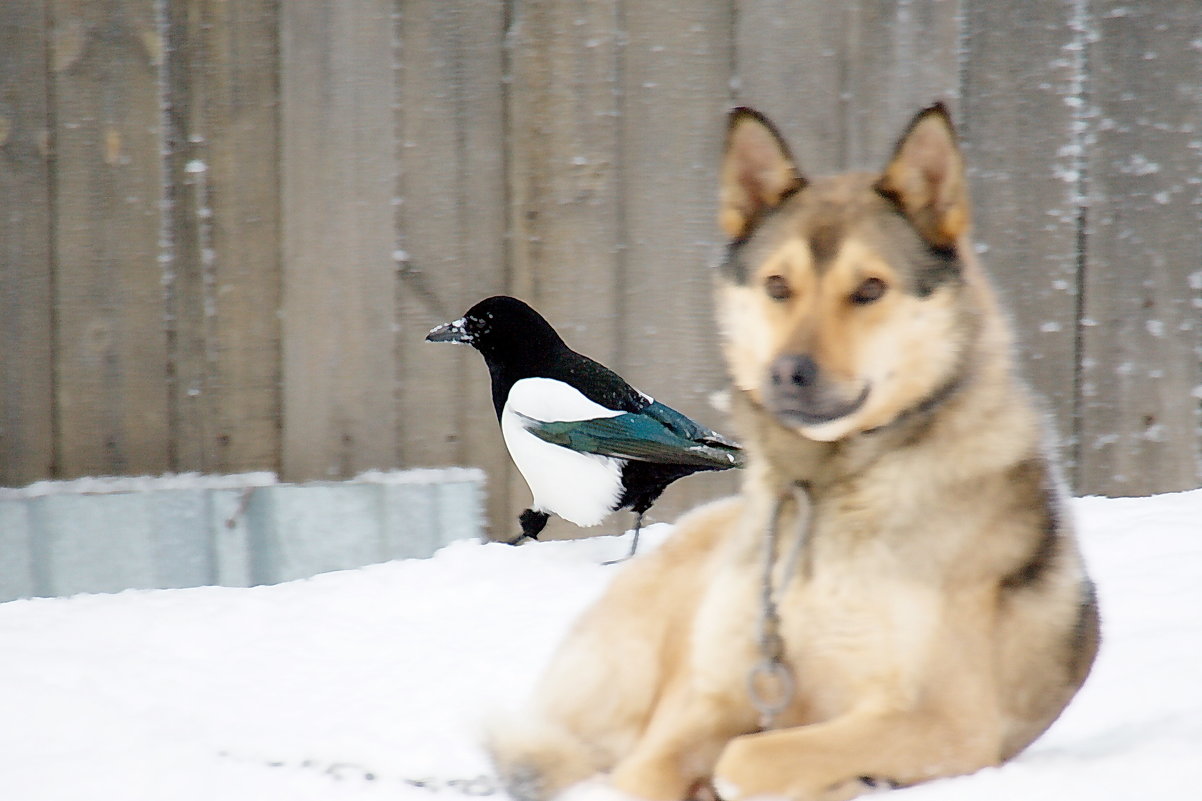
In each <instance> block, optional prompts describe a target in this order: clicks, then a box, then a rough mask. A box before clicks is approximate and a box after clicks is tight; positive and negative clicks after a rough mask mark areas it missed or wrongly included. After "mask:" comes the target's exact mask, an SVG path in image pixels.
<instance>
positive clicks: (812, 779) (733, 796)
mask: <svg viewBox="0 0 1202 801" xmlns="http://www.w3.org/2000/svg"><path fill="white" fill-rule="evenodd" d="M774 746H775V744H774V743H773V742H772V741H771V739H770V738H765V737H763V736H761V737H760V738H759V739H757V738H756V736H755V735H752V736H750V737H739V738H736V739H734V740H731V742H730V743H729V744H728V745H727V746H726V749H725V750H723V752H722V756H721V757H719V759H718V764H717V765H716V766H715V767H714V777H713V780H712V781H713V786H714V791H715V792H716V793H717V794H718V796H719V797H720V798H721V799H722V801H848V799H852V798H855V797H856V796H859V795H862V794H863V793H865V792H867V791H869V790H870V789H872V788H873V787H874V786H875V785H874V784H873V783H872V782H871V780H866V779H863V778H856V779H851V780H831V779H830V777H823V776H822V772H821V771H819V770H814V769H812V768H813V766H808V767H807V765H806V764H805V762H806V760H805V759H804V758H801V757H800V755H798V754H782V753H779V749H777V748H775V747H774Z"/></svg>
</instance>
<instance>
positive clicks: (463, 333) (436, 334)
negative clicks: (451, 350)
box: [426, 318, 473, 345]
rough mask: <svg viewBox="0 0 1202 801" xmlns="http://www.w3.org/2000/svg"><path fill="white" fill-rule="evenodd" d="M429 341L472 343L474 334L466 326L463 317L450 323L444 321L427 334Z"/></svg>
mask: <svg viewBox="0 0 1202 801" xmlns="http://www.w3.org/2000/svg"><path fill="white" fill-rule="evenodd" d="M426 341H427V342H458V343H459V344H462V345H470V344H472V342H473V340H472V335H471V334H469V333H468V331H467V329H466V328H465V327H464V321H463V319H462V318H460V319H458V320H454V321H452V322H449V323H443V324H442V325H440V326H438V328H435V329H434V330H433V331H431V332H430V333H428V334H426Z"/></svg>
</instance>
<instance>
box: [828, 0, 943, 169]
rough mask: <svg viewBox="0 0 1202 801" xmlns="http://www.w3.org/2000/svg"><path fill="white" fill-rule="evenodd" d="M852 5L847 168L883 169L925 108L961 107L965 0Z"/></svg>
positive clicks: (870, 0)
mask: <svg viewBox="0 0 1202 801" xmlns="http://www.w3.org/2000/svg"><path fill="white" fill-rule="evenodd" d="M847 13H848V14H849V18H848V24H847V37H848V38H847V45H846V50H845V51H844V59H843V70H844V79H843V80H844V97H845V102H846V106H845V112H844V113H845V119H846V122H845V123H844V131H845V132H844V136H843V148H844V149H843V154H842V156H843V164H842V168H843V169H870V170H879V169H881V168H882V167H883V166H884V163H885V160H886V159H888V158H889V155H890V154H891V153H892V152H893V145H894V143H895V142H896V141H897V138H898V136H899V135H900V134H901V132H902V130H903V128H904V126H905V125H906V123H907V122H909V120H910V119H911V118H912V117H913V116H914V114H915V113H916V112H917V111H918V110H919V109H920V108H922V107H924V106H927V105H929V104H930V103H932V102H934V101H936V100H943V101H944V102H946V103H948V105H949V107H950V108H951V110H952V112H953V114H956V113H957V112H958V110H959V109H958V102H957V101H958V98H959V95H960V75H959V73H960V70H959V68H960V64H959V60H960V59H959V50H960V20H961V0H858V1H857V2H856V3H854V4H849V5H848V6H847Z"/></svg>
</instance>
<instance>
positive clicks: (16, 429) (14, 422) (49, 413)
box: [0, 0, 54, 485]
mask: <svg viewBox="0 0 1202 801" xmlns="http://www.w3.org/2000/svg"><path fill="white" fill-rule="evenodd" d="M45 15H46V8H45V3H44V2H41V0H32V1H31V2H28V3H16V4H13V6H12V7H11V8H9V9H7V10H6V11H5V12H3V15H2V16H3V17H4V21H3V24H0V485H21V484H28V483H29V482H31V481H35V480H37V479H39V478H46V477H47V476H50V475H52V474H53V472H54V385H53V367H52V365H53V362H52V358H53V347H54V345H53V342H54V331H53V306H52V303H51V291H52V290H51V287H52V278H53V257H52V252H51V248H50V231H51V214H52V208H51V172H50V164H49V158H50V141H51V139H50V130H49V127H50V119H49V112H50V109H49V101H48V96H47V81H48V78H47V69H48V66H49V47H48V42H47V30H46V27H45Z"/></svg>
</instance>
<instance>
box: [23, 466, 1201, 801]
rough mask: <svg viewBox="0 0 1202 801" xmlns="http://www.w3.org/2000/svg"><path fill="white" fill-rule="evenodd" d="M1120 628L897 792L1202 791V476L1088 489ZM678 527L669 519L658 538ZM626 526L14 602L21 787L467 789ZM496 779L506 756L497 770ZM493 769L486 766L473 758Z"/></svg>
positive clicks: (1089, 531) (226, 792) (479, 782)
mask: <svg viewBox="0 0 1202 801" xmlns="http://www.w3.org/2000/svg"><path fill="white" fill-rule="evenodd" d="M1074 503H1075V506H1076V511H1077V513H1078V519H1079V527H1080V530H1081V533H1082V542H1083V547H1084V550H1085V555H1086V558H1087V560H1088V562H1089V565H1090V568H1091V571H1092V573H1093V576H1094V578H1095V579H1096V581H1097V583H1098V588H1099V597H1100V602H1101V605H1102V612H1103V617H1104V632H1105V641H1104V644H1103V647H1102V652H1101V655H1100V658H1099V661H1098V663H1097V665H1096V667H1095V669H1094V672H1093V674H1092V675H1091V677H1090V679H1089V681H1088V682H1087V684H1086V686H1085V687H1084V688H1083V690H1082V692H1081V693H1080V695H1079V696H1078V698H1077V699H1076V701H1075V702H1074V703H1073V704H1072V705H1071V706H1070V707H1069V709H1068V710H1067V711H1066V713H1065V714H1064V716H1063V717H1062V718H1061V719H1060V721H1058V722H1057V724H1056V725H1055V726H1054V727H1053V728H1052V730H1051V731H1049V732H1048V734H1047V735H1046V736H1045V737H1043V738H1042V739H1041V740H1040V741H1038V742H1037V743H1036V744H1035V745H1033V746H1032V747H1031V748H1030V749H1029V750H1028V751H1027V752H1025V753H1024V754H1023V755H1021V756H1020V757H1019V758H1018V759H1017V760H1016V761H1014V762H1012V763H1010V764H1008V765H1006V766H1003V767H1001V768H997V769H991V770H986V771H982V772H980V773H977V774H975V775H973V776H968V777H962V778H958V779H950V780H943V781H938V782H933V783H930V784H927V785H923V786H920V787H915V788H911V789H907V790H898V791H895V794H894V795H893V796H891V797H895V798H897V799H898V801H930V800H932V799H974V800H976V799H980V800H981V801H989V800H990V799H998V800H999V801H1000V800H1001V799H1005V800H1006V801H1012V799H1016V798H1022V799H1024V801H1031V800H1035V801H1038V800H1039V799H1066V798H1089V799H1091V801H1106V800H1107V799H1116V800H1117V799H1131V798H1157V799H1162V800H1163V801H1169V800H1174V799H1196V798H1199V797H1200V793H1199V790H1198V781H1197V778H1196V777H1195V775H1194V773H1195V769H1194V767H1193V765H1194V764H1195V762H1196V759H1197V756H1198V754H1202V681H1200V680H1199V676H1202V673H1200V672H1199V669H1200V664H1202V581H1199V578H1198V577H1199V576H1202V526H1200V525H1199V520H1202V490H1196V491H1193V492H1187V493H1178V494H1170V495H1160V496H1155V497H1152V498H1136V499H1101V498H1084V499H1078V500H1076V501H1075V502H1074ZM669 533H670V528H669V527H668V526H666V525H659V526H654V527H650V528H648V529H647V530H646V531H645V532H644V542H646V543H647V545H648V546H649V547H653V546H654V545H655V544H657V543H658V542H661V541H662V540H663V538H664V537H666V536H667V535H668V534H669ZM628 547H629V544H628V542H627V541H626V538H610V537H601V538H595V539H591V540H581V541H576V542H548V543H539V544H530V545H526V546H522V547H520V548H513V547H510V546H507V545H500V544H480V543H470V542H461V543H456V544H454V545H451V546H449V547H447V548H445V549H444V550H442V551H440V552H439V553H438V554H436V555H435V556H434V557H433V558H431V559H427V560H407V561H400V562H392V563H387V564H383V565H374V566H370V567H366V568H361V569H358V570H352V571H345V572H340V573H329V574H325V575H321V576H317V577H314V578H311V579H307V580H304V581H296V582H291V583H287V584H280V585H276V586H270V587H253V588H224V587H203V588H197V589H185V590H159V591H127V592H123V593H120V594H117V595H87V596H76V597H73V598H60V599H37V600H26V601H13V602H10V603H7V604H0V643H3V659H2V660H0V720H2V721H3V725H0V755H2V756H0V788H3V789H2V791H0V795H2V797H3V798H5V799H9V798H11V799H20V801H75V800H76V799H79V800H80V801H83V800H84V799H86V800H87V801H94V799H106V798H119V799H122V801H162V800H163V799H171V801H193V800H200V799H205V800H206V801H207V800H208V799H221V800H222V801H262V800H263V799H288V800H289V801H308V800H309V799H313V800H315V801H341V799H381V800H383V799H389V800H390V801H394V800H398V799H399V801H438V800H440V799H446V800H447V801H456V799H462V798H466V797H470V796H471V795H473V794H480V793H484V792H487V791H488V790H489V789H491V788H490V784H489V782H488V779H487V775H488V772H489V768H488V764H487V761H486V759H485V757H484V755H483V753H482V751H481V750H480V748H479V745H478V738H479V736H480V732H481V730H482V728H483V725H484V722H485V721H486V720H487V718H488V717H489V716H490V715H491V714H492V713H494V712H495V711H498V710H501V709H505V708H513V707H515V706H519V705H520V704H521V702H522V699H523V698H525V697H526V696H527V695H528V693H529V692H530V690H531V689H532V688H533V687H534V685H535V682H536V681H537V678H538V674H539V672H540V670H541V667H542V666H543V665H544V664H545V663H546V661H547V659H548V658H549V656H550V654H551V653H552V651H553V649H554V648H555V646H556V644H557V643H558V642H559V641H560V640H561V638H562V637H563V635H564V632H565V630H566V628H567V627H568V626H569V625H570V623H571V621H572V619H573V618H574V617H575V616H576V615H577V614H578V613H579V611H580V610H581V609H582V608H583V607H584V606H585V605H586V604H588V603H589V602H590V601H591V600H593V599H594V598H596V597H597V595H598V594H599V593H600V592H601V591H602V589H603V588H604V586H605V584H606V582H607V581H608V580H609V578H610V577H611V576H612V575H613V574H614V572H615V571H616V570H620V569H621V566H620V565H619V566H613V567H607V566H604V565H602V564H601V563H602V562H603V561H604V560H606V559H611V558H614V557H617V556H620V555H622V554H624V553H625V552H626V550H627V548H628ZM478 777H483V778H478ZM473 779H474V780H476V784H468V782H470V781H471V780H473Z"/></svg>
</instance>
